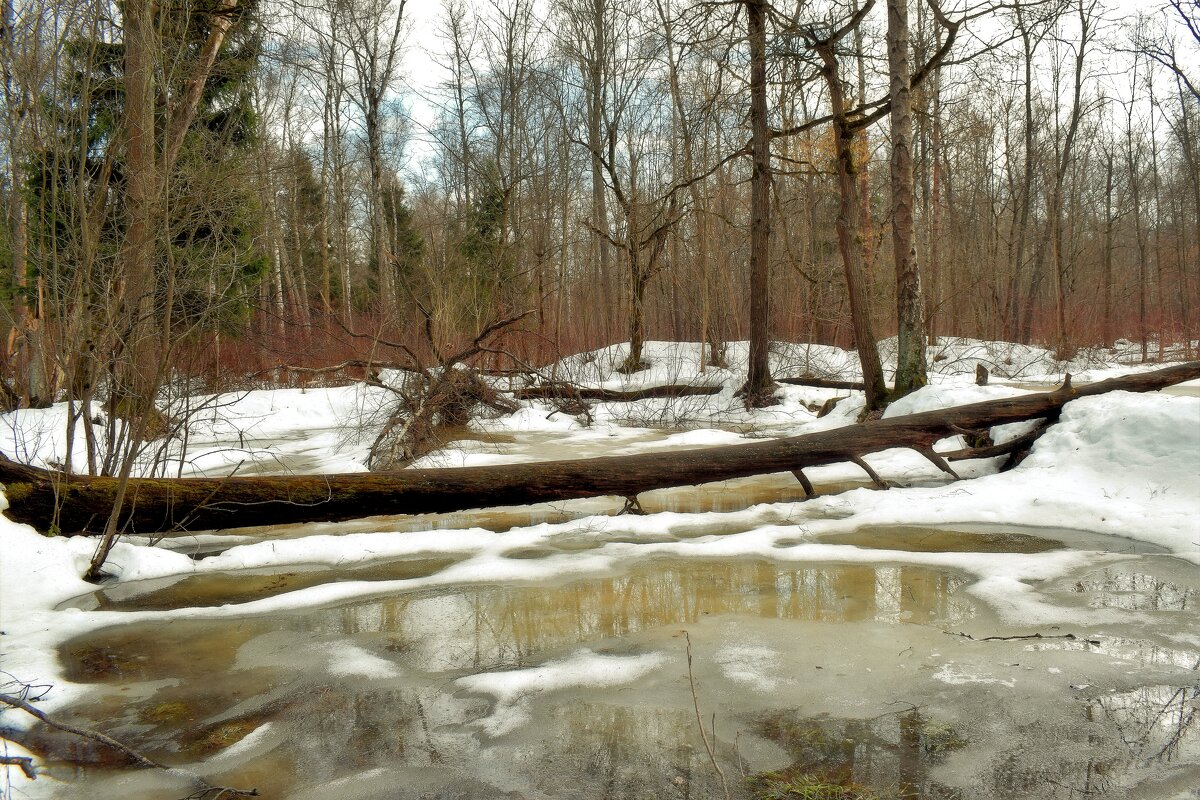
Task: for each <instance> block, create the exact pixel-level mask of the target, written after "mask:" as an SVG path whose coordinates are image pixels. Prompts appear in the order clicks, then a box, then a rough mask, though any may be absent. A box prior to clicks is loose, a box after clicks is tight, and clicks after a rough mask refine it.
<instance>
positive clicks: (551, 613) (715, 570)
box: [63, 559, 974, 682]
mask: <svg viewBox="0 0 1200 800" xmlns="http://www.w3.org/2000/svg"><path fill="white" fill-rule="evenodd" d="M965 582H966V578H964V577H962V576H959V575H954V574H951V573H945V572H939V571H936V570H931V569H926V568H921V567H907V566H906V567H887V566H883V567H877V566H869V565H852V566H838V565H829V566H820V567H809V566H806V567H796V566H794V565H780V564H775V563H772V562H769V561H765V560H761V561H759V560H755V561H734V562H723V561H722V562H718V561H686V560H674V559H672V560H660V561H652V562H648V563H643V564H641V565H639V566H637V567H635V568H634V569H632V570H631V571H630V572H629V573H628V574H626V575H619V576H613V577H605V578H592V579H586V580H580V581H574V582H571V583H566V584H564V585H561V586H557V587H547V586H506V587H467V588H460V589H453V590H438V591H436V592H416V593H405V594H398V595H392V596H388V597H384V598H374V599H370V600H366V601H362V602H357V603H353V604H349V605H344V606H338V607H335V608H325V609H316V610H313V611H309V612H307V613H280V614H275V615H268V616H261V617H254V618H252V619H247V620H228V621H225V620H212V621H200V620H178V621H175V622H172V623H169V624H161V623H159V624H145V625H138V626H131V627H119V628H113V629H109V630H105V631H99V632H97V633H94V634H89V635H87V636H84V637H81V638H79V639H76V640H73V641H71V642H68V643H67V644H66V645H64V647H63V660H64V662H65V663H66V664H67V665H68V675H69V677H70V678H71V679H72V680H77V681H85V682H86V681H121V680H130V679H136V680H147V679H153V678H164V677H169V676H172V675H178V674H179V670H181V669H183V670H184V671H185V672H195V671H196V669H197V668H200V669H203V670H204V671H207V670H208V669H209V668H213V669H224V668H228V667H229V666H231V662H232V655H231V654H232V652H235V651H236V650H237V649H238V648H240V647H242V646H243V645H245V644H246V643H247V642H249V641H250V640H251V639H253V638H255V637H258V636H263V635H264V634H265V633H267V632H269V631H273V630H274V631H295V632H301V631H306V632H310V633H318V634H321V635H322V636H326V637H345V636H356V637H362V638H364V639H366V640H368V643H369V644H372V645H374V646H377V647H378V648H380V649H385V650H388V651H389V652H392V651H401V650H402V651H403V660H404V662H405V663H406V665H407V666H409V667H412V668H416V669H420V670H422V671H426V672H440V671H444V670H454V669H480V668H492V667H499V666H523V665H526V664H529V663H530V662H531V659H537V658H539V657H541V655H542V654H544V653H546V652H547V651H551V650H555V649H557V648H563V647H569V646H573V645H577V644H580V643H584V642H588V641H594V640H603V639H609V638H612V637H618V636H625V635H628V634H631V633H636V632H638V631H642V630H647V629H650V628H655V627H659V626H678V625H683V624H688V623H694V622H696V621H697V620H699V619H701V618H703V617H706V616H710V615H712V616H715V615H727V614H751V615H755V616H759V617H766V618H779V619H796V620H811V621H820V622H859V621H868V620H874V621H878V622H887V623H897V622H911V623H923V624H935V623H946V624H949V623H956V624H957V623H960V622H962V621H964V620H966V619H969V618H970V617H971V616H972V615H973V614H974V611H973V608H972V606H971V604H970V603H969V602H968V601H966V600H965V599H962V598H959V597H958V596H956V595H955V594H954V592H955V590H956V589H958V588H959V587H960V586H962V585H963V584H964V583H965ZM142 599H146V600H147V601H148V602H150V603H152V604H153V606H154V607H157V606H158V605H159V604H160V603H161V602H164V601H163V599H162V597H161V596H160V595H157V594H153V593H152V594H148V595H145V596H143V598H142ZM138 602H139V598H138V597H133V598H130V599H129V600H128V601H127V603H126V604H125V605H123V607H124V608H137V607H138ZM164 651H165V652H168V653H169V655H168V656H167V657H166V658H163V657H162V655H161V654H162V653H163V652H164ZM213 662H215V663H213ZM189 665H194V666H192V668H191V669H188V667H189Z"/></svg>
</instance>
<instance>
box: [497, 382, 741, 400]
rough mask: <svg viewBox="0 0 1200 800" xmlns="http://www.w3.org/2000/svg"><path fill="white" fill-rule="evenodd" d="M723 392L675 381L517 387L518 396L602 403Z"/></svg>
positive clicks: (696, 395)
mask: <svg viewBox="0 0 1200 800" xmlns="http://www.w3.org/2000/svg"><path fill="white" fill-rule="evenodd" d="M720 393H721V387H720V386H693V385H691V384H687V383H672V384H668V385H666V386H648V387H646V388H645V389H630V390H627V391H621V390H619V389H596V388H591V387H587V386H576V385H575V384H572V383H544V384H541V385H540V386H528V387H526V388H523V389H513V390H512V392H511V394H512V396H513V398H515V399H517V400H559V399H568V400H595V401H598V402H601V403H632V402H634V401H637V400H653V399H659V398H674V397H711V396H712V395H715V394H720Z"/></svg>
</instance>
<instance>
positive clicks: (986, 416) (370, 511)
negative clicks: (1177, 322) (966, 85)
mask: <svg viewBox="0 0 1200 800" xmlns="http://www.w3.org/2000/svg"><path fill="white" fill-rule="evenodd" d="M1196 378H1200V361H1198V362H1191V363H1188V364H1180V365H1175V366H1170V367H1166V368H1164V369H1160V370H1156V371H1154V372H1147V373H1141V374H1138V375H1128V376H1124V377H1119V378H1112V379H1109V380H1106V381H1101V382H1099V383H1094V384H1090V385H1086V386H1079V387H1074V386H1071V385H1070V381H1069V380H1068V381H1067V383H1066V384H1064V385H1063V387H1062V388H1060V389H1057V390H1055V391H1053V392H1045V393H1040V394H1032V395H1027V396H1024V397H1015V398H1007V399H1002V400H990V401H986V402H982V403H974V404H971V405H966V406H958V407H956V408H949V409H944V410H940V411H927V412H923V413H920V414H912V415H909V416H905V417H894V418H891V419H882V420H875V421H870V422H865V423H863V424H860V425H854V426H850V427H846V428H838V429H835V430H830V431H823V432H820V433H813V434H809V435H806V436H795V437H791V438H786V439H777V440H769V441H762V442H753V443H748V444H739V445H727V446H721V447H707V448H701V449H696V450H685V451H669V452H663V453H643V454H638V455H632V456H608V457H602V458H591V459H580V460H574V461H549V462H541V463H533V464H512V465H499V466H487V467H456V468H440V469H408V470H401V471H397V472H389V473H357V474H342V475H299V476H282V477H228V478H182V479H159V478H137V479H132V480H130V482H129V487H128V491H127V493H126V501H125V507H124V510H123V513H122V524H123V525H124V528H125V530H127V531H128V532H131V533H142V534H145V533H154V532H163V531H172V530H209V529H217V528H230V527H244V526H252V525H272V524H286V523H296V522H318V521H324V522H329V521H338V520H346V519H356V518H360V517H365V516H373V515H379V514H421V513H433V512H446V511H459V510H463V509H469V508H484V507H489V506H511V505H524V504H528V503H539V502H547V501H556V500H571V499H576V498H582V497H596V496H603V495H615V496H618V497H626V498H633V497H636V496H637V494H638V493H639V492H645V491H650V490H652V489H663V488H667V487H671V486H687V485H693V484H699V483H709V482H712V481H720V480H728V479H731V478H743V477H747V476H751V475H761V474H767V473H773V472H793V471H795V472H799V471H800V470H803V469H804V468H807V467H815V466H820V465H824V464H834V463H838V462H847V461H853V462H856V463H865V462H862V457H863V456H865V455H868V454H870V453H876V452H879V451H882V450H888V449H891V448H896V447H907V448H912V449H914V450H916V451H917V452H920V453H922V454H923V455H925V456H926V457H930V454H931V453H932V452H933V450H932V447H933V443H934V442H936V441H938V440H940V439H943V438H946V437H948V436H952V435H955V434H959V433H964V432H971V431H978V430H980V429H984V428H990V427H992V426H995V425H1002V424H1006V423H1011V422H1021V421H1024V420H1032V419H1043V418H1047V417H1053V416H1055V415H1057V414H1058V413H1059V411H1060V410H1061V409H1062V407H1063V405H1064V404H1065V403H1067V402H1068V401H1070V400H1073V399H1075V398H1078V397H1085V396H1090V395H1098V394H1103V393H1105V392H1110V391H1114V390H1126V391H1135V392H1147V391H1154V390H1156V389H1161V388H1163V387H1165V386H1170V385H1172V384H1176V383H1180V382H1182V381H1186V380H1192V379H1196ZM987 453H988V451H986V450H985V451H981V454H982V455H986V454H987ZM935 455H936V454H935ZM969 455H970V453H964V452H962V451H960V452H957V453H955V454H954V456H955V457H956V458H962V457H969ZM931 460H933V462H934V463H936V464H938V466H939V468H942V469H947V470H948V466H944V464H945V462H944V461H943V460H942V458H941V456H937V459H936V460H934V459H931ZM939 461H940V462H941V463H938V462H939ZM951 474H952V471H951ZM876 477H877V476H876ZM0 481H3V483H4V484H5V493H6V494H7V497H8V501H9V504H10V507H9V510H8V512H7V513H8V515H9V517H10V518H12V519H14V520H16V521H18V522H27V523H29V524H31V525H33V526H34V527H36V528H38V529H40V530H50V529H51V527H52V526H54V529H56V530H58V531H60V532H62V533H77V532H89V531H92V532H95V531H97V530H98V529H99V528H101V527H102V526H103V522H104V520H105V518H106V517H107V515H108V513H109V510H110V509H111V507H112V503H113V502H114V499H115V498H116V497H117V489H118V481H117V479H116V478H105V477H83V476H65V475H61V474H56V473H52V472H48V471H45V470H41V469H36V468H33V467H29V466H25V465H21V464H17V463H15V462H12V461H7V460H5V461H2V462H0Z"/></svg>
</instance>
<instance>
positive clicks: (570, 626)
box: [25, 528, 1200, 800]
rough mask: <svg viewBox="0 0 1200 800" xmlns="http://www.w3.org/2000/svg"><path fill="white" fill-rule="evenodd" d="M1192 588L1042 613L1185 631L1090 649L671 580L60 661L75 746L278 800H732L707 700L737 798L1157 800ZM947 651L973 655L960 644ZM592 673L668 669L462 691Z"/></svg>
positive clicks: (887, 584) (208, 594)
mask: <svg viewBox="0 0 1200 800" xmlns="http://www.w3.org/2000/svg"><path fill="white" fill-rule="evenodd" d="M1060 538H1066V539H1068V540H1069V539H1071V536H1070V535H1066V536H1063V537H1058V536H1054V537H1051V536H1044V535H1041V534H1039V533H1037V532H1031V531H1018V530H1008V531H999V530H988V531H985V532H983V533H980V532H979V531H973V532H972V531H958V532H956V531H949V530H928V529H925V530H922V529H916V528H893V529H885V528H880V529H869V530H866V531H859V532H854V533H848V534H843V535H841V536H840V537H828V539H827V541H829V542H831V543H832V542H840V543H842V544H853V545H854V546H856V547H872V546H875V545H876V544H878V545H880V546H885V547H888V548H889V549H910V550H918V551H921V552H930V551H933V550H935V549H942V550H944V551H955V552H967V551H975V552H1009V551H1012V550H1019V551H1023V552H1038V551H1041V550H1044V549H1047V548H1050V547H1058V546H1061V544H1062V543H1061V541H1059V539H1060ZM551 550H552V548H551ZM548 554H549V553H547V552H540V551H531V552H520V551H513V552H510V553H508V554H506V557H525V558H541V557H544V556H546V555H548ZM449 562H450V560H449V559H441V560H438V559H435V558H419V557H418V558H412V559H408V560H405V561H395V562H389V563H386V564H379V565H374V566H372V567H370V568H367V569H364V570H353V571H335V570H316V569H313V570H302V571H295V572H292V573H288V574H286V575H277V576H269V575H266V574H261V573H251V574H241V573H224V574H206V575H196V576H192V577H189V578H187V579H184V580H180V581H177V582H174V583H168V584H162V583H161V582H157V583H155V582H148V583H147V585H144V586H141V587H138V586H137V585H130V586H128V587H124V592H125V593H124V594H123V595H122V596H120V597H117V596H113V593H112V592H111V590H106V592H101V593H98V595H97V596H95V597H91V598H90V602H92V603H95V604H100V605H102V606H103V607H104V608H107V609H110V610H118V609H124V610H136V609H146V608H171V607H184V606H196V607H203V606H214V605H217V604H221V603H226V602H240V601H241V600H243V599H255V598H258V597H265V596H270V595H273V594H278V593H281V592H285V591H289V590H292V589H295V588H299V587H301V586H308V585H313V584H314V582H316V581H322V580H323V581H338V580H346V579H379V580H383V579H391V578H394V577H397V576H400V575H402V574H408V575H411V576H413V577H417V576H420V575H425V574H436V572H437V571H438V570H441V569H444V568H445V567H447V566H449ZM1194 572H1195V570H1194V569H1191V568H1189V567H1188V566H1186V565H1180V564H1179V563H1178V562H1176V561H1175V560H1173V559H1169V558H1167V557H1164V556H1156V555H1152V554H1144V555H1141V556H1139V557H1137V558H1136V559H1134V560H1131V561H1128V562H1121V563H1119V564H1117V565H1114V566H1110V567H1106V568H1104V569H1101V570H1092V571H1085V572H1082V573H1080V574H1079V575H1078V576H1073V577H1072V578H1071V579H1069V580H1066V579H1064V580H1062V581H1058V582H1055V583H1053V584H1050V585H1047V586H1046V587H1045V591H1046V592H1047V595H1048V596H1049V597H1052V598H1054V599H1055V600H1061V601H1062V602H1063V603H1064V604H1068V605H1071V604H1073V605H1077V606H1079V607H1085V608H1087V607H1090V608H1113V607H1115V608H1125V607H1132V608H1136V609H1141V610H1151V611H1154V612H1155V613H1156V614H1159V615H1165V616H1163V621H1164V622H1165V623H1168V627H1167V628H1164V629H1162V630H1157V629H1155V627H1154V626H1150V627H1147V626H1146V625H1144V624H1132V623H1131V624H1127V625H1115V626H1112V625H1110V626H1105V628H1104V630H1102V631H1088V630H1084V629H1072V630H1071V631H1065V630H1062V629H1057V628H1046V629H1044V630H1042V629H1039V630H1040V631H1042V632H1044V633H1045V634H1046V635H1047V636H1048V637H1053V636H1055V635H1059V634H1065V633H1067V632H1070V633H1072V638H1044V639H1040V640H1031V639H1013V640H1004V641H982V640H981V638H982V637H983V636H987V635H1023V634H1028V633H1030V631H1029V630H1028V629H1027V628H1020V627H1018V628H1012V627H1009V626H1005V625H1003V624H1001V623H1000V622H999V621H998V620H996V619H995V618H994V617H993V615H992V614H991V613H990V612H989V611H988V610H987V609H986V608H984V607H981V606H979V605H977V604H976V603H975V602H973V601H972V600H971V598H970V595H969V594H967V593H966V592H965V591H964V590H965V585H966V583H967V579H966V578H965V577H963V576H961V575H957V574H955V573H953V572H947V571H942V570H934V569H927V568H920V567H912V566H901V565H889V564H875V565H844V564H802V565H796V564H781V563H776V562H772V561H769V560H763V559H750V560H744V559H743V560H734V561H726V560H714V559H680V558H659V559H652V560H643V561H640V562H636V563H633V564H630V565H628V566H627V567H626V568H625V569H623V570H622V571H620V572H619V573H618V574H611V575H604V576H595V577H585V578H575V579H566V578H563V579H559V580H556V581H551V582H548V583H543V584H541V585H537V586H516V585H475V586H450V587H441V588H438V589H436V590H423V591H411V592H399V593H395V594H391V595H388V596H385V597H376V598H370V599H364V600H360V601H357V602H351V603H345V604H342V605H338V606H334V607H327V608H317V609H310V610H305V611H293V612H287V613H274V614H265V615H258V616H253V617H244V618H243V617H237V616H231V617H225V618H217V619H182V618H180V619H174V620H173V621H170V622H141V623H134V624H129V625H121V626H117V627H111V628H107V629H101V630H97V631H95V632H93V633H90V634H87V635H85V636H82V637H79V638H77V639H75V640H73V641H70V642H68V643H66V644H65V645H64V646H63V647H62V649H61V651H60V658H61V659H62V661H63V664H64V666H65V668H66V672H67V678H68V679H69V680H72V681H75V682H78V683H82V684H85V685H88V686H90V687H91V690H90V691H89V694H88V699H87V700H86V701H84V702H81V703H80V704H78V705H77V706H75V707H74V708H72V709H71V710H70V712H69V713H68V714H67V715H66V716H67V718H68V719H69V720H70V721H73V722H75V723H77V724H84V725H89V726H93V727H99V728H103V729H104V730H106V731H107V732H108V733H110V734H112V735H115V736H118V737H119V738H122V739H123V740H125V741H128V742H130V743H131V744H133V745H135V746H137V747H138V748H140V749H142V750H144V751H145V752H147V754H149V755H151V756H152V757H155V758H159V759H161V760H163V761H166V762H168V763H172V764H187V765H189V766H190V768H192V769H194V770H197V771H200V772H202V773H204V774H205V775H206V776H208V777H209V778H210V779H212V780H214V781H219V782H221V783H224V784H226V785H238V786H255V787H257V788H259V789H260V790H261V791H262V792H263V795H264V796H265V797H279V798H285V797H286V798H300V799H301V800H307V799H308V798H314V799H315V798H323V797H328V796H330V794H336V795H338V796H339V797H343V798H345V800H352V798H396V797H399V798H418V797H429V798H440V797H447V798H450V797H458V798H478V799H479V800H483V798H494V797H524V798H543V797H544V798H557V797H609V798H643V797H645V798H650V797H694V798H721V797H723V796H724V790H723V789H722V788H721V785H720V778H719V776H718V774H717V773H716V771H715V770H714V769H713V767H712V765H711V762H710V760H709V756H708V753H707V750H706V749H705V745H704V741H703V739H702V738H701V736H700V735H699V731H698V728H697V725H696V713H697V712H696V708H695V707H694V705H693V703H694V702H695V703H697V704H698V705H699V706H700V708H701V712H700V713H701V718H702V719H704V720H705V727H706V736H707V737H708V738H709V740H710V742H712V743H713V747H714V755H715V757H716V758H717V759H718V762H719V763H721V764H722V765H723V770H724V772H725V774H726V776H727V779H728V781H729V783H730V792H731V795H732V796H734V797H751V796H752V795H753V792H755V791H759V792H761V793H765V794H762V795H761V796H764V797H767V796H771V795H770V794H769V792H771V791H779V790H781V789H780V787H787V786H791V787H792V788H793V789H794V790H795V791H799V788H797V787H800V788H803V787H804V786H811V785H814V783H820V782H826V783H827V784H829V783H831V784H837V785H841V786H843V787H851V788H852V787H869V788H870V789H871V791H873V792H874V793H875V794H874V796H876V797H880V798H909V797H914V798H916V797H919V798H958V799H959V800H971V799H972V798H980V800H1000V799H1001V798H1003V799H1004V800H1010V799H1011V800H1018V799H1021V800H1023V799H1024V798H1030V797H1037V798H1063V799H1064V800H1066V799H1067V798H1072V800H1074V798H1077V797H1081V796H1087V797H1101V798H1114V800H1115V798H1125V797H1129V798H1139V797H1140V798H1162V797H1172V796H1173V795H1171V794H1167V793H1165V792H1166V791H1167V790H1168V789H1171V787H1176V786H1178V787H1182V788H1180V789H1179V791H1180V792H1182V791H1183V790H1184V789H1186V788H1190V787H1191V786H1193V785H1200V734H1198V732H1197V728H1198V727H1200V725H1198V724H1197V723H1196V720H1195V717H1196V713H1197V709H1198V708H1200V700H1198V699H1197V698H1198V696H1200V680H1198V679H1197V675H1198V674H1200V672H1198V670H1200V648H1197V647H1195V646H1190V645H1188V644H1186V643H1184V642H1182V641H1177V640H1172V639H1171V638H1170V636H1169V634H1170V633H1171V631H1177V630H1181V629H1182V630H1185V631H1186V630H1188V629H1189V626H1190V629H1191V630H1192V632H1193V633H1195V632H1196V625H1195V616H1194V614H1191V613H1190V612H1191V610H1192V605H1191V604H1192V603H1193V602H1194V599H1195V597H1196V596H1197V594H1196V592H1197V590H1198V589H1200V577H1198V576H1196V575H1195V574H1194ZM684 630H686V631H688V634H689V636H688V639H689V640H690V647H691V650H692V653H693V658H692V659H691V660H690V662H689V659H688V658H687V648H688V646H689V645H688V642H687V641H685V639H684V637H683V636H682V634H681V632H682V631H684ZM957 632H964V633H971V634H972V635H974V636H976V637H977V640H975V641H972V640H970V639H966V638H963V637H958V636H947V633H957ZM581 648H582V649H583V650H585V651H587V652H591V653H595V654H602V655H605V656H608V657H621V656H636V655H644V654H657V656H658V657H659V658H660V659H661V663H660V666H658V667H657V668H654V669H652V670H651V671H650V672H648V673H646V674H644V675H643V676H642V677H641V678H639V679H637V680H634V681H631V682H629V683H628V684H627V685H623V686H622V688H620V689H599V688H589V687H588V682H587V680H583V682H582V683H581V684H579V685H575V684H569V685H565V686H559V687H558V688H553V686H554V685H553V684H550V688H547V689H545V691H543V692H535V693H533V694H531V695H528V696H521V697H517V698H515V699H513V700H511V701H505V702H499V701H497V700H496V699H494V698H491V697H489V696H487V695H479V694H473V693H470V692H467V691H464V690H463V689H462V688H461V687H459V686H457V685H456V684H455V681H456V680H457V679H458V678H459V677H464V676H470V675H476V674H479V673H482V672H503V671H507V670H520V669H530V668H541V667H542V666H543V665H547V664H550V665H553V664H555V663H557V662H559V661H562V660H564V659H570V658H572V657H574V656H573V655H572V654H577V653H579V652H580V649H581ZM693 692H694V698H695V700H693ZM513 707H515V708H519V709H521V710H522V713H524V714H526V715H527V717H528V721H527V722H526V724H523V725H519V726H517V727H516V728H515V730H513V732H511V733H509V734H506V735H504V736H501V737H499V738H495V737H490V736H488V735H486V734H485V733H484V732H483V729H481V728H480V727H479V725H478V724H477V721H479V720H482V719H487V718H489V716H490V715H492V714H497V713H503V712H504V711H505V710H506V709H509V708H513ZM712 728H715V730H710V729H712ZM25 744H26V746H28V747H30V748H32V749H34V750H35V751H36V752H39V753H44V754H45V755H46V756H48V757H49V758H50V759H52V761H53V764H54V766H53V768H52V770H51V773H52V774H53V775H54V776H55V777H58V778H61V779H64V780H66V781H68V782H69V783H68V784H67V785H65V786H64V787H63V789H62V791H61V792H60V795H61V796H62V797H66V798H85V797H86V798H91V797H117V796H120V797H129V798H143V797H144V798H161V797H176V796H178V797H182V796H184V795H185V794H186V793H187V792H186V791H182V790H183V789H187V788H188V787H186V786H183V785H181V784H180V783H179V781H178V780H177V779H174V778H171V777H170V776H166V775H162V774H155V773H152V772H144V771H130V770H128V769H125V768H123V767H122V765H121V761H120V759H119V758H118V757H115V756H114V755H113V754H112V753H111V752H108V751H106V750H104V749H103V748H102V747H100V746H98V745H93V744H91V743H87V742H83V743H81V742H80V741H79V740H77V739H73V738H71V737H67V736H65V735H61V734H57V733H55V732H53V731H50V730H48V729H44V728H39V729H35V731H34V732H33V734H32V735H31V736H30V737H29V738H28V739H27V740H26V741H25ZM68 761H69V762H72V763H71V764H68ZM80 765H82V766H80ZM743 772H744V773H745V775H744V777H743ZM1189 781H1190V783H1189ZM1164 787H1166V788H1164ZM1160 791H1161V792H1162V793H1159V794H1156V792H1160ZM1082 792H1086V793H1087V794H1086V795H1081V794H1080V793H1082ZM793 796H803V795H793ZM1181 796H1182V795H1181Z"/></svg>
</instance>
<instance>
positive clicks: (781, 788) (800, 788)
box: [751, 772, 882, 800]
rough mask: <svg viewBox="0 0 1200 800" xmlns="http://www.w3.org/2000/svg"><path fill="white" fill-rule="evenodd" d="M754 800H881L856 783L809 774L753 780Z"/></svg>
mask: <svg viewBox="0 0 1200 800" xmlns="http://www.w3.org/2000/svg"><path fill="white" fill-rule="evenodd" d="M751 792H752V795H753V797H754V798H755V800H882V798H881V797H880V795H877V794H874V793H873V792H871V790H869V789H867V788H866V787H864V786H861V785H859V784H856V783H854V782H853V781H833V780H829V779H827V778H824V777H822V776H820V775H814V774H808V773H799V774H794V773H789V772H768V773H765V774H763V775H759V776H757V777H755V778H753V779H752V782H751Z"/></svg>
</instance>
